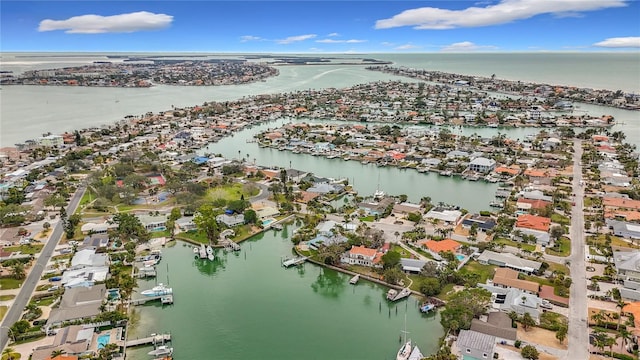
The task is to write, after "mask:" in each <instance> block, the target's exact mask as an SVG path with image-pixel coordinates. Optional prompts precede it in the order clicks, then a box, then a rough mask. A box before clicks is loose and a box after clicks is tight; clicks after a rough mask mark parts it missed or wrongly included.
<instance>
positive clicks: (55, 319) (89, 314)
mask: <svg viewBox="0 0 640 360" xmlns="http://www.w3.org/2000/svg"><path fill="white" fill-rule="evenodd" d="M106 298H107V288H106V286H105V285H104V284H99V285H94V286H91V287H76V288H72V289H67V290H66V291H65V292H64V294H63V295H62V300H60V306H58V307H57V308H54V309H52V310H51V314H50V315H49V319H48V320H47V328H51V327H54V326H57V325H59V324H62V323H63V322H65V321H72V320H78V319H90V318H93V317H95V316H97V315H98V314H100V307H101V306H102V302H103V301H104V300H105V299H106Z"/></svg>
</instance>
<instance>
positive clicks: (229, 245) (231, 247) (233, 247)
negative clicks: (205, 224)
mask: <svg viewBox="0 0 640 360" xmlns="http://www.w3.org/2000/svg"><path fill="white" fill-rule="evenodd" d="M221 243H222V245H223V246H224V248H225V250H228V251H240V245H238V244H237V243H236V242H235V241H232V240H229V239H225V240H223V241H221Z"/></svg>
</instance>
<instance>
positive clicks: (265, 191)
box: [249, 182, 271, 203]
mask: <svg viewBox="0 0 640 360" xmlns="http://www.w3.org/2000/svg"><path fill="white" fill-rule="evenodd" d="M253 184H254V185H255V186H257V187H258V188H259V189H260V192H259V193H258V195H256V196H253V197H251V198H249V201H251V202H252V203H257V202H260V201H262V200H266V199H268V198H269V196H270V195H271V192H270V191H269V186H267V185H265V184H262V183H259V182H255V183H253Z"/></svg>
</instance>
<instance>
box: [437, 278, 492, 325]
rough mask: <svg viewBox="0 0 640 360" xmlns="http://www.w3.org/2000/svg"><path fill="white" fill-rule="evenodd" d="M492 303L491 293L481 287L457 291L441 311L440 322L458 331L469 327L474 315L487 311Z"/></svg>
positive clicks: (477, 315)
mask: <svg viewBox="0 0 640 360" xmlns="http://www.w3.org/2000/svg"><path fill="white" fill-rule="evenodd" d="M490 305H491V293H490V292H489V291H487V290H485V289H481V288H470V289H464V290H461V291H458V292H456V293H455V294H453V295H452V296H451V297H450V298H449V302H448V303H447V305H446V306H445V309H444V310H443V311H442V312H441V313H440V323H441V324H442V327H443V328H445V329H446V330H448V331H453V332H455V333H457V332H458V331H459V330H460V329H469V328H470V327H471V320H472V319H473V318H474V317H476V318H477V317H479V316H480V315H482V314H484V313H486V312H487V310H488V309H489V306H490Z"/></svg>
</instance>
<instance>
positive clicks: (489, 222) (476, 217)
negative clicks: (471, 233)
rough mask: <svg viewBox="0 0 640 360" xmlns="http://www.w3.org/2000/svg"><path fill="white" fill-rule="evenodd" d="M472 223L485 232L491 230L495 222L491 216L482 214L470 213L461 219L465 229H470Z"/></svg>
mask: <svg viewBox="0 0 640 360" xmlns="http://www.w3.org/2000/svg"><path fill="white" fill-rule="evenodd" d="M473 225H476V226H477V227H478V230H480V231H482V232H487V231H489V230H492V229H493V228H494V227H495V226H496V225H497V223H496V221H495V220H494V219H493V218H492V217H489V216H482V215H480V214H472V215H470V216H467V217H465V218H464V219H463V220H462V227H463V228H465V229H471V227H472V226H473Z"/></svg>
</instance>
